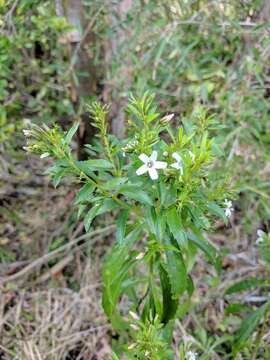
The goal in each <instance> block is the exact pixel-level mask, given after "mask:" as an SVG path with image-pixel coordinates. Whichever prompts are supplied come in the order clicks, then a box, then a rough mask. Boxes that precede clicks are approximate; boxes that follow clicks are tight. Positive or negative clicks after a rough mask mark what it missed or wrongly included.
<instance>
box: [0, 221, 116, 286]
mask: <svg viewBox="0 0 270 360" xmlns="http://www.w3.org/2000/svg"><path fill="white" fill-rule="evenodd" d="M114 228H115V225H109V226H107V227H105V228H103V229H98V230H95V231H92V233H90V234H85V235H82V236H79V237H78V238H76V239H74V240H72V241H70V242H69V243H68V244H65V245H63V246H61V247H59V248H58V249H56V250H54V251H51V252H50V253H48V254H45V255H44V256H42V257H40V258H38V259H36V260H35V261H33V262H32V263H31V264H29V265H27V266H26V267H25V268H23V269H22V270H20V271H19V272H17V273H16V274H14V275H11V276H6V277H2V278H0V284H1V285H3V284H4V283H6V282H8V281H14V280H17V279H18V278H20V277H22V276H24V275H26V274H27V273H29V272H30V271H31V270H33V269H34V268H36V267H38V266H41V265H43V264H45V263H47V262H48V261H50V260H52V259H54V258H55V257H58V256H59V254H60V253H62V252H63V251H65V250H67V249H70V248H71V247H72V246H74V245H76V244H77V243H78V242H80V241H82V240H84V239H87V238H89V237H90V238H91V237H94V236H98V235H101V234H104V233H109V232H111V231H112V230H113V229H114Z"/></svg>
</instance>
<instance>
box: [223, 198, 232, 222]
mask: <svg viewBox="0 0 270 360" xmlns="http://www.w3.org/2000/svg"><path fill="white" fill-rule="evenodd" d="M224 205H225V216H226V217H227V218H230V217H231V216H232V213H233V211H234V208H233V206H232V202H231V201H230V200H228V199H225V201H224Z"/></svg>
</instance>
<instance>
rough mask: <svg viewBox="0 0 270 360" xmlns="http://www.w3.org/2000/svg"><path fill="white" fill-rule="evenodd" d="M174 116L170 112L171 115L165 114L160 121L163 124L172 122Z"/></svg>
mask: <svg viewBox="0 0 270 360" xmlns="http://www.w3.org/2000/svg"><path fill="white" fill-rule="evenodd" d="M173 118H174V114H169V115H166V116H164V117H163V118H162V119H161V120H160V122H161V123H163V124H167V123H168V122H170V121H171V120H172V119H173Z"/></svg>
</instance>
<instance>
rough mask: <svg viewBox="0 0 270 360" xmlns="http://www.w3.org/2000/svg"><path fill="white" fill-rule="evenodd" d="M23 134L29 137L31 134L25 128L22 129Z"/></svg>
mask: <svg viewBox="0 0 270 360" xmlns="http://www.w3.org/2000/svg"><path fill="white" fill-rule="evenodd" d="M23 134H24V136H26V137H29V136H30V134H31V131H30V130H27V129H23Z"/></svg>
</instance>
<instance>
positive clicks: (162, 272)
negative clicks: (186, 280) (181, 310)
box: [159, 264, 178, 324]
mask: <svg viewBox="0 0 270 360" xmlns="http://www.w3.org/2000/svg"><path fill="white" fill-rule="evenodd" d="M159 277H160V284H161V290H162V303H163V311H162V319H161V322H163V323H165V324H166V323H167V322H168V321H169V320H171V319H173V318H174V316H175V313H176V311H177V307H178V299H174V298H173V297H172V288H171V284H170V279H169V275H168V273H167V270H166V267H165V266H164V264H161V265H160V267H159Z"/></svg>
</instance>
